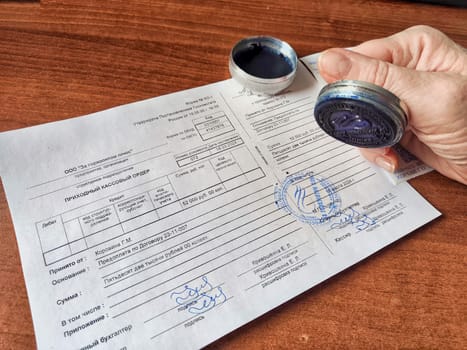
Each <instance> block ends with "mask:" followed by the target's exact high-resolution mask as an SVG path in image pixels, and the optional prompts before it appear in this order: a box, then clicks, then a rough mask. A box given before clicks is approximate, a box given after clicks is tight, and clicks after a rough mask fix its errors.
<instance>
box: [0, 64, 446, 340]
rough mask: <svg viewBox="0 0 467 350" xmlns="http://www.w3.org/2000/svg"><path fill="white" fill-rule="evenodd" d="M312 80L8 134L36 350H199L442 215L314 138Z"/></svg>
mask: <svg viewBox="0 0 467 350" xmlns="http://www.w3.org/2000/svg"><path fill="white" fill-rule="evenodd" d="M316 76H317V73H316V72H315V71H313V64H312V57H306V58H304V59H303V60H302V62H301V63H300V64H299V72H298V75H297V78H296V80H295V82H294V84H293V85H292V87H291V88H290V89H289V90H288V91H287V92H286V93H283V94H280V95H277V96H272V97H271V96H261V95H255V94H252V93H250V92H249V91H245V90H242V88H241V87H240V86H239V85H237V83H236V82H234V81H233V80H226V81H223V82H219V83H216V84H212V85H207V86H204V87H200V88H196V89H192V90H187V91H182V92H179V93H175V94H171V95H166V96H162V97H158V98H154V99H150V100H145V101H141V102H137V103H133V104H129V105H124V106H121V107H116V108H113V109H110V110H106V111H103V112H99V113H95V114H93V115H89V116H85V117H80V118H73V119H69V120H65V121H60V122H56V123H50V124H44V125H40V126H36V127H31V128H26V129H19V130H15V131H10V132H5V133H2V134H0V149H1V154H0V174H1V176H2V181H3V185H4V187H5V191H6V194H7V199H8V203H9V207H10V210H11V213H12V217H13V222H14V226H15V231H16V235H17V240H18V246H19V249H20V255H21V261H22V265H23V271H24V276H25V281H26V285H27V290H28V296H29V300H30V305H31V310H32V317H33V322H34V328H35V333H36V339H37V346H38V348H39V349H153V348H164V349H195V348H200V347H202V346H205V345H207V344H209V343H210V342H212V341H214V340H216V339H218V338H219V337H221V336H223V335H225V334H226V333H228V332H230V331H232V330H234V329H235V328H238V327H240V326H241V325H243V324H245V323H246V322H249V321H251V320H253V319H255V318H256V317H258V316H260V315H262V314H264V313H265V312H267V311H269V310H270V309H272V308H274V307H276V306H278V305H280V304H282V303H284V302H285V301H287V300H289V299H291V298H293V297H294V296H296V295H298V294H300V293H302V292H304V291H306V290H307V289H309V288H311V287H312V286H314V285H316V284H318V283H320V282H322V281H323V280H325V279H327V278H329V277H330V276H332V275H334V274H336V273H338V272H339V271H341V270H343V269H345V268H347V267H349V266H351V265H353V264H355V263H356V262H358V261H360V260H362V259H364V258H365V257H367V256H369V255H370V254H372V253H374V252H376V251H378V250H379V249H381V248H383V247H384V246H386V245H387V244H389V243H391V242H393V241H395V240H397V239H398V238H400V237H402V236H404V235H406V234H407V233H409V232H411V231H413V230H414V229H416V228H417V227H420V226H421V225H423V224H425V223H427V222H428V221H430V220H432V219H434V218H435V217H437V216H438V215H439V212H438V211H437V210H436V209H434V208H433V207H432V206H431V205H430V204H429V203H428V202H426V201H425V200H424V199H423V198H422V197H421V196H420V195H419V194H417V193H416V192H415V191H414V190H413V189H412V188H411V187H410V186H409V185H408V184H406V183H401V184H399V185H397V186H394V185H393V184H391V183H390V182H389V181H388V180H387V178H386V177H385V176H384V175H382V174H381V173H380V172H379V170H377V169H376V168H374V167H373V166H372V165H370V164H369V163H368V162H366V161H365V160H364V159H363V158H362V157H361V156H360V155H359V152H358V151H357V150H356V149H354V148H352V147H350V146H347V145H344V144H342V143H340V142H338V141H336V140H334V139H331V138H330V137H328V136H327V135H326V134H325V133H324V132H323V131H322V130H321V129H320V128H319V127H318V125H317V124H316V123H315V121H314V117H313V106H314V103H315V99H316V96H317V94H318V92H319V90H320V88H321V87H322V84H323V83H322V81H320V80H319V78H318V79H317V78H316Z"/></svg>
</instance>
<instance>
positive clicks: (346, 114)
mask: <svg viewBox="0 0 467 350" xmlns="http://www.w3.org/2000/svg"><path fill="white" fill-rule="evenodd" d="M314 114H315V119H316V121H317V123H318V125H319V126H320V127H321V128H322V129H323V130H324V131H325V132H326V133H327V134H329V135H330V136H332V137H334V138H336V139H338V140H340V141H342V142H344V143H347V144H349V145H353V146H357V147H365V148H379V147H388V146H392V145H394V144H396V143H397V142H399V141H400V139H401V138H402V136H403V135H404V131H405V128H406V126H407V115H406V113H405V111H404V109H403V108H402V101H401V100H399V98H398V97H397V96H396V95H394V94H392V93H391V92H389V91H388V90H386V89H384V88H382V87H380V86H377V85H374V84H370V83H367V82H363V81H356V80H340V81H336V82H334V83H331V84H328V85H326V86H325V87H324V88H323V89H321V91H320V93H319V95H318V100H317V102H316V105H315V110H314Z"/></svg>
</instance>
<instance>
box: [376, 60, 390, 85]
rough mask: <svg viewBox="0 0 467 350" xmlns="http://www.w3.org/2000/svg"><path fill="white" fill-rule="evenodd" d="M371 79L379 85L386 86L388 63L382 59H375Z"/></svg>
mask: <svg viewBox="0 0 467 350" xmlns="http://www.w3.org/2000/svg"><path fill="white" fill-rule="evenodd" d="M373 74H374V75H373V77H372V81H373V82H374V83H375V84H376V85H379V86H383V87H385V88H388V84H389V81H390V77H389V76H390V69H389V64H388V63H386V62H383V61H376V63H375V69H374V71H373Z"/></svg>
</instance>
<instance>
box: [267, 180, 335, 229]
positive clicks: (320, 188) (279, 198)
mask: <svg viewBox="0 0 467 350" xmlns="http://www.w3.org/2000/svg"><path fill="white" fill-rule="evenodd" d="M302 182H304V183H307V182H309V185H308V186H309V187H310V188H311V191H309V192H310V194H308V191H307V189H306V187H302ZM293 189H294V191H293ZM292 191H293V192H292ZM307 197H310V198H308V201H309V203H307V202H306V201H305V199H307ZM274 198H275V202H276V206H277V207H278V208H280V209H284V210H286V211H287V212H289V213H290V214H292V215H294V216H295V217H296V218H297V219H298V220H300V221H302V222H305V223H308V224H312V225H316V224H323V223H325V222H328V221H329V220H330V219H331V218H332V217H334V216H335V215H336V214H337V213H338V212H339V209H340V205H341V199H340V197H339V195H338V194H337V190H336V189H335V187H334V185H333V184H332V183H330V182H329V181H327V180H326V179H324V178H322V177H320V176H318V175H314V174H313V173H312V172H308V173H298V174H294V175H290V176H288V177H287V178H286V179H285V180H284V182H283V183H282V184H278V185H276V188H275V189H274ZM290 198H293V200H292V201H291V200H290Z"/></svg>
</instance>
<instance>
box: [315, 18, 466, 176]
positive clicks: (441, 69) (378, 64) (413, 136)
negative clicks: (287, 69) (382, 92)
mask: <svg viewBox="0 0 467 350" xmlns="http://www.w3.org/2000/svg"><path fill="white" fill-rule="evenodd" d="M318 67H319V70H320V74H321V75H322V76H323V78H324V79H325V80H326V81H327V82H334V81H336V80H342V79H353V80H361V81H366V82H370V83H373V84H376V85H379V86H382V87H384V88H385V89H387V90H389V91H391V92H392V93H394V94H395V95H396V96H398V97H399V98H400V99H401V100H402V101H403V102H405V105H406V107H407V108H406V112H407V116H408V127H407V130H406V133H405V134H404V136H403V137H402V139H401V141H400V144H401V145H402V146H403V147H404V148H406V149H407V150H408V151H409V152H411V153H412V154H414V155H415V156H417V157H418V158H419V159H420V160H422V161H423V162H425V163H426V164H428V165H429V166H431V167H432V168H434V169H436V170H438V171H439V172H440V173H442V174H444V175H446V176H448V177H450V178H452V179H454V180H457V181H459V182H461V183H463V184H467V51H466V49H464V48H462V47H461V46H459V45H457V44H456V43H454V42H453V41H452V40H451V39H449V38H448V37H447V36H446V35H444V34H443V33H441V32H440V31H438V30H436V29H434V28H431V27H428V26H415V27H411V28H408V29H406V30H404V31H402V32H400V33H397V34H394V35H392V36H390V37H387V38H383V39H376V40H370V41H367V42H364V43H362V44H360V45H358V46H356V47H354V48H352V49H351V50H346V49H329V50H326V51H324V52H323V53H322V54H321V56H320V59H319V62H318ZM360 151H361V153H362V154H363V156H364V157H365V158H367V159H368V160H370V161H372V162H374V163H376V164H377V165H379V166H381V167H382V168H384V169H386V170H388V171H391V172H393V171H395V170H396V169H397V165H398V164H397V162H398V160H397V155H396V154H395V153H394V151H393V150H392V149H391V148H379V149H361V150H360Z"/></svg>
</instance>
